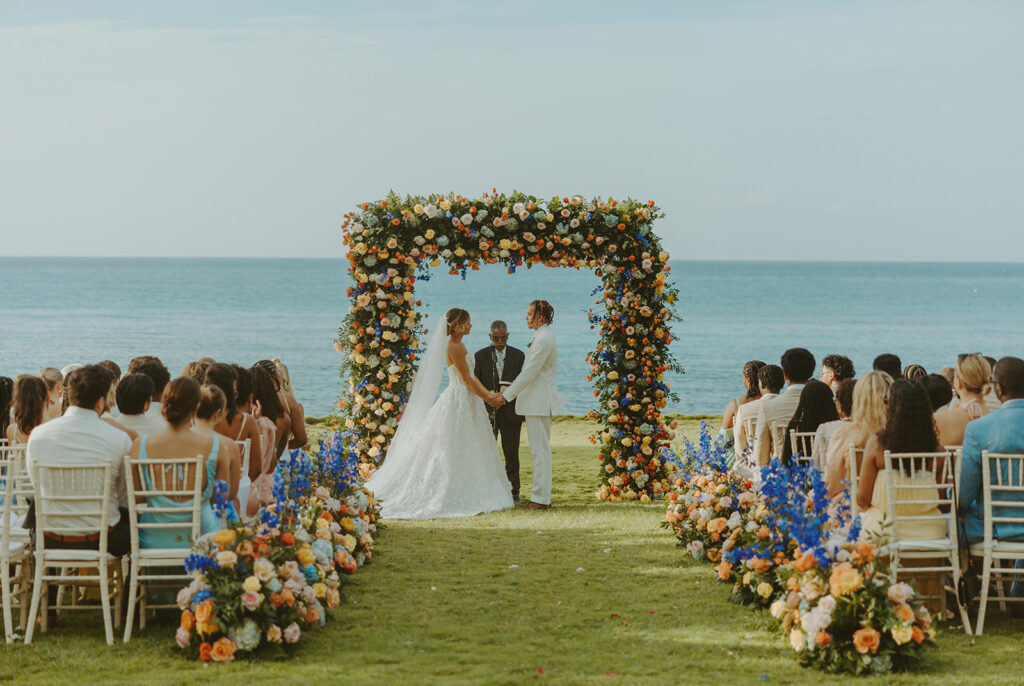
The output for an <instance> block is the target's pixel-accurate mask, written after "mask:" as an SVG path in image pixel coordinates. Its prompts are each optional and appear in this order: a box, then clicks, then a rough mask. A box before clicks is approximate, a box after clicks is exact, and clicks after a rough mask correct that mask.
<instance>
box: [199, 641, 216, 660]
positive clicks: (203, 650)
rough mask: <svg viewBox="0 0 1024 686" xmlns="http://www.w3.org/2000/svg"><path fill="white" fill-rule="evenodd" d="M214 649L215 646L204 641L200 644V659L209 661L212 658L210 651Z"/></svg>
mask: <svg viewBox="0 0 1024 686" xmlns="http://www.w3.org/2000/svg"><path fill="white" fill-rule="evenodd" d="M212 651H213V646H212V645H210V644H209V643H207V642H206V641H203V642H202V643H200V644H199V661H200V662H207V661H209V659H210V653H211V652H212Z"/></svg>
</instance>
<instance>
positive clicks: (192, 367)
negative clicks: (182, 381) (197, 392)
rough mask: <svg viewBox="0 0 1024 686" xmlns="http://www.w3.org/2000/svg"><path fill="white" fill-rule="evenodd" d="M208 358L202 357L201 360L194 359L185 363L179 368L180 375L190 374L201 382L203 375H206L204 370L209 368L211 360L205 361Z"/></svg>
mask: <svg viewBox="0 0 1024 686" xmlns="http://www.w3.org/2000/svg"><path fill="white" fill-rule="evenodd" d="M207 359H209V358H203V359H202V360H194V361H192V362H189V363H188V364H186V365H185V367H184V368H183V369H182V370H181V375H182V376H191V377H192V378H193V379H195V380H196V381H199V382H202V380H203V377H204V376H206V370H207V369H209V368H210V365H211V364H213V362H206V361H205V360H207Z"/></svg>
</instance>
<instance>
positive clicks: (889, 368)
mask: <svg viewBox="0 0 1024 686" xmlns="http://www.w3.org/2000/svg"><path fill="white" fill-rule="evenodd" d="M871 368H872V369H875V370H877V371H880V372H885V373H886V374H888V375H889V376H890V377H891V378H893V379H899V378H900V377H902V376H903V371H902V370H903V364H902V363H901V362H900V358H899V355H893V354H892V353H882V354H881V355H879V356H878V357H876V358H875V361H874V362H872V363H871Z"/></svg>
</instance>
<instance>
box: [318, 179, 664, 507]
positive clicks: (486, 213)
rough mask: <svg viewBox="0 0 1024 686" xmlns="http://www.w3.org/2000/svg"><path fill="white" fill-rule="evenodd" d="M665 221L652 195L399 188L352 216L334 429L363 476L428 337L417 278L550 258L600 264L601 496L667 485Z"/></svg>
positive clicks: (347, 222)
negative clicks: (659, 224)
mask: <svg viewBox="0 0 1024 686" xmlns="http://www.w3.org/2000/svg"><path fill="white" fill-rule="evenodd" d="M662 216H664V215H663V214H661V213H660V211H659V209H658V207H657V206H655V204H654V202H653V201H649V202H646V203H642V202H637V201H634V200H625V201H616V200H613V199H611V198H609V199H608V200H607V201H602V200H598V199H594V200H590V201H587V200H584V199H582V198H581V197H580V196H572V197H562V198H558V197H555V198H552V199H551V200H539V199H538V198H536V197H533V196H528V195H523V194H521V193H517V192H513V193H512V194H511V195H505V194H499V193H497V191H494V192H492V193H484V195H483V197H478V198H473V199H471V198H465V197H462V196H459V195H455V194H450V195H447V196H446V195H430V196H428V197H426V198H423V197H409V196H406V197H405V198H400V197H399V196H397V195H396V194H395V193H394V192H392V193H391V194H390V195H388V197H387V198H385V199H384V200H380V201H378V202H373V203H363V204H362V205H360V206H359V208H358V209H357V210H355V211H353V212H349V213H348V214H346V215H345V218H344V223H343V224H342V229H343V232H344V241H345V245H346V246H347V248H348V257H349V261H350V266H349V274H350V275H351V277H352V281H353V284H352V286H351V287H350V288H349V289H348V291H347V295H348V296H349V298H351V305H350V306H349V309H348V314H347V315H346V317H345V319H344V321H343V322H342V324H341V327H340V329H339V331H338V340H337V342H336V344H335V347H336V348H337V350H338V351H339V352H342V353H344V354H345V359H344V361H343V362H342V365H341V376H342V378H347V379H348V382H349V386H348V393H346V394H345V397H343V398H342V400H341V401H339V403H338V407H339V415H338V417H337V418H336V422H337V424H336V425H337V428H338V429H339V430H340V431H342V436H343V441H344V445H345V446H346V450H348V451H349V452H350V453H352V454H354V455H355V456H356V457H357V458H358V459H359V460H360V462H361V463H362V471H363V473H364V475H365V474H368V473H370V472H371V471H372V470H373V469H374V468H375V466H376V464H377V463H379V461H380V460H381V459H383V455H384V454H385V453H386V451H387V447H388V445H389V444H390V441H391V438H392V437H393V436H394V432H395V428H396V427H397V426H398V420H399V418H400V417H401V412H402V409H403V408H404V405H405V401H406V397H407V394H408V390H409V389H410V388H411V386H412V379H413V377H414V375H415V372H416V359H417V356H418V353H419V346H420V343H421V337H422V334H423V333H424V328H423V326H422V322H421V318H422V315H421V314H420V312H419V311H418V310H417V306H418V305H419V304H420V302H419V301H417V300H416V298H415V286H416V281H417V280H418V279H425V278H428V271H429V269H430V268H431V267H440V266H441V265H442V264H445V265H447V266H448V268H449V273H450V274H455V275H458V274H461V275H462V276H463V278H465V275H466V271H467V270H469V269H474V270H475V269H479V267H480V265H481V264H498V263H500V264H504V265H507V267H508V271H509V273H510V274H511V273H515V271H516V269H517V268H520V267H523V266H526V267H527V268H530V267H533V266H535V265H544V266H548V267H571V268H573V269H583V268H586V269H593V270H594V271H595V273H596V274H597V275H598V276H599V277H600V278H601V280H602V284H603V286H602V287H601V288H599V289H597V290H595V291H594V293H595V295H596V294H597V293H598V292H600V293H601V299H600V300H597V301H596V302H595V304H598V305H600V304H603V305H604V311H603V313H595V312H594V310H593V309H592V310H591V311H590V322H591V326H592V327H598V328H599V329H600V343H599V344H598V346H597V348H596V349H595V350H594V351H593V352H591V353H589V354H588V355H587V360H588V361H589V362H590V364H591V367H592V370H593V371H592V376H591V377H588V380H589V381H592V382H593V384H594V389H595V390H594V395H595V397H596V398H597V399H598V402H599V405H598V407H599V409H598V410H596V411H592V412H591V413H590V416H591V418H592V419H594V420H595V421H596V422H598V423H599V424H603V426H604V428H603V430H599V431H597V432H596V433H595V435H594V436H592V437H591V440H592V441H593V442H594V443H596V444H598V445H599V446H600V449H599V453H598V455H597V457H598V459H599V460H600V461H601V472H600V474H601V480H602V485H601V487H600V489H599V490H598V492H597V496H598V497H599V498H602V499H609V500H619V499H629V500H632V499H641V500H647V499H649V498H651V497H656V496H657V495H659V494H661V493H663V492H665V491H667V490H668V480H667V479H668V476H669V473H670V472H671V470H672V469H673V460H674V456H673V454H672V452H671V448H670V441H671V439H672V438H673V437H674V436H673V434H672V433H671V431H670V430H669V428H668V427H666V426H665V424H664V422H663V420H662V414H661V412H662V410H663V409H664V407H665V405H666V402H667V400H668V399H670V398H674V397H675V396H674V395H673V394H672V392H671V390H670V389H669V387H668V384H666V383H665V381H664V374H665V373H666V372H668V371H677V372H681V371H682V369H681V368H680V367H679V365H678V364H677V363H676V362H675V360H674V358H673V356H672V354H671V352H670V351H669V344H670V342H671V341H672V340H674V337H673V335H672V333H671V331H670V326H669V325H670V323H671V322H672V321H674V320H675V319H676V315H675V313H674V310H673V307H672V304H673V302H674V300H675V296H676V291H675V289H674V288H673V287H672V286H671V285H669V284H668V282H667V275H668V271H669V269H670V267H669V265H668V254H667V253H665V252H664V251H662V249H661V242H660V240H659V238H658V237H657V236H656V235H655V234H654V233H653V232H652V230H651V226H652V224H653V222H654V220H655V219H657V218H659V217H662Z"/></svg>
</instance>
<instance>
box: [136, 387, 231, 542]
mask: <svg viewBox="0 0 1024 686" xmlns="http://www.w3.org/2000/svg"><path fill="white" fill-rule="evenodd" d="M161 397H162V398H163V403H162V404H161V406H160V411H161V412H162V413H163V416H164V419H165V420H166V421H167V427H166V428H165V429H164V430H163V431H161V432H160V433H156V434H153V435H150V436H142V437H140V438H139V439H138V440H136V441H135V444H134V445H132V448H131V451H132V457H133V458H138V459H143V460H145V459H154V460H168V459H175V458H184V457H193V456H195V455H205V456H206V460H205V461H204V465H205V470H204V471H205V477H204V482H203V484H204V485H203V495H202V513H201V517H202V533H204V534H206V533H210V532H211V531H217V530H218V529H220V522H219V520H218V518H217V515H216V513H215V512H214V509H213V502H212V500H211V494H212V493H213V486H214V483H215V482H216V481H217V480H221V481H225V482H229V483H230V479H231V457H230V454H229V453H228V448H227V446H226V445H225V444H226V443H227V441H222V440H221V439H220V437H219V436H217V435H216V434H214V435H213V436H204V435H202V434H200V433H196V432H195V431H193V430H192V420H193V419H194V418H195V415H196V410H197V409H198V407H199V400H200V391H199V382H198V381H196V380H195V379H193V378H191V377H188V376H185V377H181V378H178V379H175V380H174V381H171V382H170V383H169V384H167V388H166V389H165V390H164V392H163V394H162V396H161ZM158 543H159V542H158ZM157 547H159V546H157ZM172 547H181V546H172Z"/></svg>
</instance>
